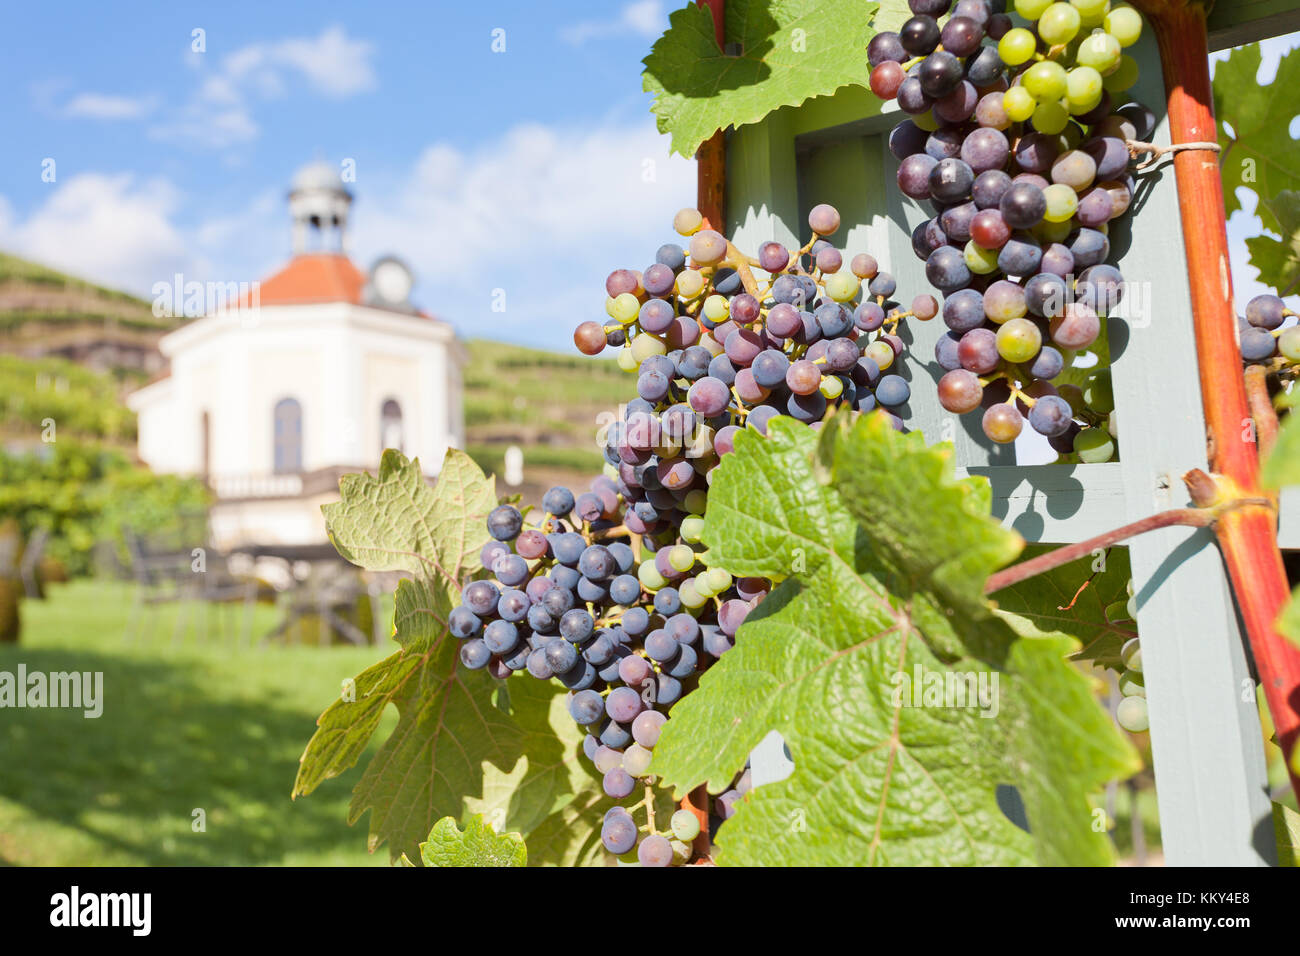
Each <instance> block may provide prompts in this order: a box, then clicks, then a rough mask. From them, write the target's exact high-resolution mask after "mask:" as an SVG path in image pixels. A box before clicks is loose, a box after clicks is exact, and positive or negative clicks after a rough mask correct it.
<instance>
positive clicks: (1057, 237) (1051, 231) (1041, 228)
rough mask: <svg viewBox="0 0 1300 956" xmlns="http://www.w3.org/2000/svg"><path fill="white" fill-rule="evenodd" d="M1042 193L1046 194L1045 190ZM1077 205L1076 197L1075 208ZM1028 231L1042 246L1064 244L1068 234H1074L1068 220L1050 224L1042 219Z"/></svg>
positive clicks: (1071, 223) (1072, 225) (1076, 199)
mask: <svg viewBox="0 0 1300 956" xmlns="http://www.w3.org/2000/svg"><path fill="white" fill-rule="evenodd" d="M1044 192H1046V190H1044ZM1078 203H1079V201H1078V198H1077V197H1076V198H1075V206H1076V207H1077V206H1078ZM1029 231H1030V233H1032V234H1033V236H1034V238H1035V239H1037V240H1038V241H1039V242H1041V243H1042V244H1043V245H1051V244H1052V243H1054V242H1065V240H1066V239H1068V238H1069V237H1070V233H1072V232H1074V222H1073V221H1072V220H1070V219H1066V220H1065V221H1064V222H1051V221H1050V220H1048V219H1044V220H1043V221H1042V222H1040V223H1039V224H1038V225H1036V226H1034V228H1033V229H1030V230H1029Z"/></svg>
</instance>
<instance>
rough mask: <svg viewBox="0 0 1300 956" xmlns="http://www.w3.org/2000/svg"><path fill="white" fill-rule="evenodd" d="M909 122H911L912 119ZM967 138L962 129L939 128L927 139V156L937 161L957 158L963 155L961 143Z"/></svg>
mask: <svg viewBox="0 0 1300 956" xmlns="http://www.w3.org/2000/svg"><path fill="white" fill-rule="evenodd" d="M907 122H909V123H910V122H911V120H907ZM965 138H966V137H965V135H964V134H963V133H962V131H961V130H957V129H937V130H935V131H934V132H933V133H931V134H930V136H929V138H928V139H927V140H926V141H925V153H926V155H927V156H933V157H934V158H935V160H936V161H938V160H940V159H956V158H957V157H959V156H961V145H962V143H963V142H964V141H965Z"/></svg>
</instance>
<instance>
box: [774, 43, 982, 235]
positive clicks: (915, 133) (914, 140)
mask: <svg viewBox="0 0 1300 956" xmlns="http://www.w3.org/2000/svg"><path fill="white" fill-rule="evenodd" d="M877 36H879V34H877ZM932 135H933V134H932V133H927V132H926V131H925V130H923V129H921V127H919V126H917V125H916V124H915V123H913V122H912V121H911V120H903V122H901V123H899V124H898V125H897V126H895V127H894V129H893V131H892V132H890V134H889V151H890V152H891V153H893V154H894V158H895V159H897V160H898V161H899V162H902V161H903V160H905V159H907V157H909V156H914V155H915V154H917V153H920V152H923V151H924V150H925V149H926V148H927V143H928V141H929V138H930V136H932ZM958 147H959V148H960V143H959V144H958ZM936 158H937V159H942V158H943V157H942V156H939V157H936ZM760 254H761V253H760Z"/></svg>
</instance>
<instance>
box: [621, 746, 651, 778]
mask: <svg viewBox="0 0 1300 956" xmlns="http://www.w3.org/2000/svg"><path fill="white" fill-rule="evenodd" d="M653 756H654V752H653V751H651V750H647V749H646V748H645V747H642V746H641V745H640V744H631V745H629V746H628V748H627V749H626V750H624V751H623V769H624V770H626V771H627V772H628V774H629V775H630V776H633V777H636V778H638V779H640V778H641V777H644V776H645V775H646V771H647V770H649V769H650V758H651V757H653Z"/></svg>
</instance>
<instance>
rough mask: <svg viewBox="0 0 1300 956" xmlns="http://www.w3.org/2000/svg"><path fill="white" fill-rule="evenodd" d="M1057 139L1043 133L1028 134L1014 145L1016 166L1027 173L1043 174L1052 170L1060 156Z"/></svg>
mask: <svg viewBox="0 0 1300 956" xmlns="http://www.w3.org/2000/svg"><path fill="white" fill-rule="evenodd" d="M1057 139H1058V137H1055V136H1047V135H1045V134H1043V133H1030V134H1029V135H1028V136H1022V137H1020V141H1019V142H1018V143H1016V165H1017V166H1019V167H1020V168H1021V169H1022V170H1023V171H1024V172H1027V173H1043V172H1046V171H1047V170H1049V169H1051V168H1052V163H1053V162H1054V161H1055V160H1056V157H1057V156H1058V155H1060V152H1061V150H1060V147H1059V146H1058V145H1057Z"/></svg>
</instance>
